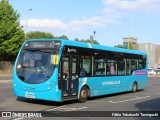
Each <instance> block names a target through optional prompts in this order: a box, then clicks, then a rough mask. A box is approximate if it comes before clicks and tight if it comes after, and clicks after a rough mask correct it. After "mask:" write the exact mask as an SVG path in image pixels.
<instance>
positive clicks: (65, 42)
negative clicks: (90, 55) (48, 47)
mask: <svg viewBox="0 0 160 120" xmlns="http://www.w3.org/2000/svg"><path fill="white" fill-rule="evenodd" d="M28 41H61V46H65V45H67V46H73V47H83V48H91V49H97V50H108V51H116V52H123V53H132V54H141V55H147V53H146V52H143V51H139V50H128V49H124V48H117V47H110V46H104V45H98V44H91V43H85V42H79V41H74V40H65V39H57V38H53V39H46V38H44V39H43V38H42V39H30V40H26V42H28Z"/></svg>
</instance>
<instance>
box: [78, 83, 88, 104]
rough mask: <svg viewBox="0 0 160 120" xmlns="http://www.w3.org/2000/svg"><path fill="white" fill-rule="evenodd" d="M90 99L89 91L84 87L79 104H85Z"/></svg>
mask: <svg viewBox="0 0 160 120" xmlns="http://www.w3.org/2000/svg"><path fill="white" fill-rule="evenodd" d="M87 98H88V89H87V87H86V86H83V87H82V89H81V92H80V95H79V102H80V103H84V102H86V101H87Z"/></svg>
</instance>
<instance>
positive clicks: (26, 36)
mask: <svg viewBox="0 0 160 120" xmlns="http://www.w3.org/2000/svg"><path fill="white" fill-rule="evenodd" d="M31 10H32V9H29V10H27V13H26V33H25V40H26V37H27V20H28V12H29V11H31Z"/></svg>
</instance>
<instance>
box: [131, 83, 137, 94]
mask: <svg viewBox="0 0 160 120" xmlns="http://www.w3.org/2000/svg"><path fill="white" fill-rule="evenodd" d="M137 89H138V86H137V83H136V82H134V83H133V85H132V92H133V93H135V92H137Z"/></svg>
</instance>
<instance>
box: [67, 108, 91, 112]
mask: <svg viewBox="0 0 160 120" xmlns="http://www.w3.org/2000/svg"><path fill="white" fill-rule="evenodd" d="M86 108H88V107H81V108H73V109H69V110H66V111H76V110H82V109H86Z"/></svg>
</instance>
